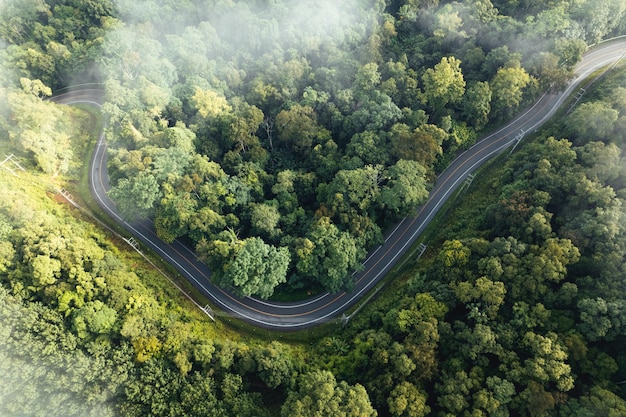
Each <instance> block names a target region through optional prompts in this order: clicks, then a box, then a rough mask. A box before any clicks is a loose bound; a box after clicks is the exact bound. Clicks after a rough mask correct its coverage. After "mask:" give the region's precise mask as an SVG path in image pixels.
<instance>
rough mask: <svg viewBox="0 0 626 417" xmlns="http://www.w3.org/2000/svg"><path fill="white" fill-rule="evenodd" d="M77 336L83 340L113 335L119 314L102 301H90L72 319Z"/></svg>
mask: <svg viewBox="0 0 626 417" xmlns="http://www.w3.org/2000/svg"><path fill="white" fill-rule="evenodd" d="M72 321H73V323H72V324H73V327H74V330H75V331H76V334H77V335H78V337H80V338H81V339H84V338H86V337H88V336H90V335H91V336H92V337H93V336H94V335H95V336H98V335H102V334H108V333H111V332H112V330H113V326H114V325H115V323H116V321H117V312H116V311H115V310H114V309H112V308H111V307H109V306H107V305H106V304H104V303H103V302H102V301H100V300H96V301H90V302H88V303H86V304H85V305H84V306H82V307H81V308H79V309H78V310H76V312H75V313H74V317H73V319H72Z"/></svg>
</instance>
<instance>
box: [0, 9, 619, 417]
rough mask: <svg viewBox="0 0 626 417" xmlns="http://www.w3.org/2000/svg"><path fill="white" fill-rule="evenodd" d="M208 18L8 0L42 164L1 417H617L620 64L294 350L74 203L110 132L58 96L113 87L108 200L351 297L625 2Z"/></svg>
mask: <svg viewBox="0 0 626 417" xmlns="http://www.w3.org/2000/svg"><path fill="white" fill-rule="evenodd" d="M214 3H215V4H213V3H211V4H207V3H206V2H152V1H142V2H135V1H115V2H108V1H90V0H59V1H52V0H48V1H46V0H29V1H7V2H3V3H2V4H1V5H0V39H1V41H0V42H1V43H2V47H1V48H0V63H1V64H2V65H0V68H1V71H0V147H1V148H2V151H3V152H4V153H7V154H9V153H13V154H16V155H18V157H19V158H20V161H22V162H23V164H24V165H25V166H26V167H27V168H28V172H26V173H22V174H20V175H21V176H20V177H19V178H17V177H14V176H13V175H12V174H11V173H10V172H8V171H5V170H1V171H0V195H1V196H2V198H0V323H1V324H0V336H1V337H0V374H1V375H2V378H0V414H7V415H21V414H23V415H38V414H44V413H50V410H53V411H54V412H56V411H57V410H62V413H63V414H64V415H68V416H74V415H76V416H84V415H98V416H108V415H122V416H129V417H130V416H146V415H155V416H161V415H162V416H207V415H209V416H211V415H215V416H231V415H232V416H243V417H245V416H269V415H279V414H280V415H283V416H292V415H346V416H350V415H368V416H374V415H379V416H427V415H432V416H506V415H519V416H540V415H547V416H554V417H561V416H596V415H607V416H613V415H615V416H619V415H624V414H626V400H625V398H626V392H625V391H624V390H625V388H624V387H626V385H624V384H623V381H624V380H626V356H625V355H624V353H623V349H622V347H623V345H624V342H625V340H624V339H625V336H626V333H625V332H626V326H625V325H624V323H626V300H625V298H624V291H623V282H624V274H625V273H626V271H625V270H624V264H625V257H626V232H625V230H626V220H625V211H624V198H626V171H625V169H624V167H625V166H626V164H625V162H626V161H624V154H623V151H622V150H623V149H624V142H625V140H626V139H625V137H624V132H625V130H624V127H626V123H625V120H626V103H625V101H624V97H625V94H624V92H625V90H624V88H625V87H624V86H625V85H626V81H625V80H626V76H625V75H624V74H625V73H624V71H623V70H621V69H619V68H618V69H616V70H615V71H614V72H611V73H609V74H608V75H607V76H606V77H604V78H603V79H602V80H601V81H602V83H597V84H596V85H595V86H594V88H593V90H590V91H588V93H587V95H586V96H585V98H584V100H582V102H581V103H580V104H579V105H578V106H577V107H576V108H575V109H574V110H573V111H572V112H571V113H570V114H569V115H567V116H566V117H564V118H563V119H562V120H561V121H559V122H558V123H555V124H554V125H552V126H551V127H549V128H547V129H546V131H544V132H540V133H538V135H537V138H536V139H535V140H533V141H532V142H530V141H529V143H527V144H526V143H524V144H522V145H521V146H520V147H519V148H518V150H517V151H516V152H515V153H514V154H513V155H512V156H511V157H510V158H509V159H508V160H507V161H505V162H502V164H501V165H495V166H494V169H493V170H490V171H491V172H493V173H494V175H492V176H488V178H487V179H485V180H484V181H482V180H481V181H479V180H478V178H477V181H476V182H475V183H474V184H473V185H472V187H471V188H470V190H469V192H468V193H467V194H466V200H468V201H472V202H473V204H472V205H468V204H464V203H463V202H462V201H461V202H460V203H459V204H458V208H457V209H456V210H457V211H455V212H454V214H453V215H451V216H448V218H447V221H446V222H444V224H442V226H441V232H440V234H437V235H436V236H435V237H434V239H433V241H432V242H431V244H430V245H429V249H428V251H427V252H426V253H425V254H424V256H423V257H422V258H421V260H420V262H419V263H417V264H415V263H414V262H412V260H409V261H408V263H407V267H406V268H405V269H404V270H403V275H402V276H401V277H399V279H397V280H396V281H394V282H392V283H390V284H389V285H390V286H391V289H390V290H389V291H386V292H383V293H382V294H381V295H380V297H379V299H378V300H375V301H374V303H373V304H371V305H370V306H368V307H367V308H365V309H364V310H362V311H361V312H360V313H359V315H357V316H355V317H354V318H353V319H352V320H351V321H350V323H349V324H348V325H347V326H346V328H345V329H341V331H340V330H339V327H340V326H337V329H336V331H334V329H333V328H331V329H330V330H328V336H325V337H322V338H321V339H320V338H315V340H313V341H311V340H308V341H307V342H306V343H293V344H287V343H283V342H280V341H276V340H277V339H280V337H282V336H280V335H275V334H271V335H267V336H265V335H264V334H263V335H261V336H260V337H259V338H255V337H254V335H250V334H248V335H246V336H242V335H239V334H237V333H235V332H234V331H232V330H231V329H229V327H227V325H226V323H227V320H228V318H223V317H222V318H220V319H218V322H217V323H213V322H209V321H208V320H206V318H205V317H204V316H202V315H201V314H199V310H197V309H194V308H193V307H191V306H190V303H188V302H187V301H186V300H185V299H182V297H181V296H180V294H179V292H178V290H177V289H175V288H173V287H172V285H171V284H170V283H169V282H167V281H165V280H163V278H162V277H161V276H160V275H158V274H157V273H156V272H155V271H154V270H153V269H151V268H148V267H146V265H145V264H144V262H143V260H142V259H140V258H139V257H138V256H136V255H134V254H132V253H129V252H127V251H126V250H124V249H120V248H121V246H120V242H119V240H117V239H111V237H110V235H108V234H107V233H105V232H103V231H102V230H100V229H99V228H98V227H96V226H94V225H93V224H91V223H89V222H87V221H85V219H84V218H83V215H82V213H80V212H79V211H77V210H74V209H71V208H70V207H69V206H68V205H66V204H64V203H63V201H64V200H63V199H61V198H60V197H58V196H57V195H56V193H55V192H54V190H56V189H57V188H58V187H59V186H68V187H76V185H75V183H76V182H77V181H78V178H79V177H80V169H81V166H82V163H83V162H82V161H84V160H86V158H87V152H88V149H89V148H90V146H91V145H92V143H93V142H91V143H90V140H93V138H92V139H89V137H90V136H89V132H91V131H93V130H94V127H96V126H97V124H96V122H95V120H96V118H95V117H94V116H92V115H89V114H86V113H83V112H82V111H80V110H78V109H74V108H68V107H64V106H57V105H55V104H53V103H51V102H49V101H47V100H45V99H46V98H47V97H49V96H50V95H51V94H52V93H53V92H58V91H59V89H60V88H62V87H65V86H67V85H69V84H73V83H75V82H87V81H102V82H103V83H104V86H105V89H106V102H105V104H104V106H103V114H104V119H105V122H106V125H107V130H106V134H107V140H108V143H109V145H110V151H109V161H110V162H109V163H110V166H109V172H110V176H111V183H112V185H113V186H114V187H113V190H112V191H111V195H112V196H113V197H114V198H115V199H116V201H117V203H118V207H119V208H120V210H121V211H122V213H123V214H124V215H125V216H128V217H129V218H132V217H137V216H141V217H149V218H151V219H153V220H154V223H155V228H156V230H157V232H158V234H159V236H160V237H161V238H162V239H163V240H164V241H168V242H170V241H173V240H175V239H177V238H184V239H187V240H188V241H191V242H193V243H195V245H196V248H197V253H198V256H199V257H201V258H202V259H203V260H205V261H206V262H207V263H208V264H209V265H210V266H211V268H212V270H213V279H214V280H215V281H216V282H217V283H219V284H220V285H222V286H224V287H225V288H228V289H229V290H231V291H233V292H235V293H237V294H239V295H242V296H246V295H254V296H258V297H270V296H271V295H272V294H273V293H274V292H275V291H276V289H279V290H281V291H290V290H293V289H304V290H329V291H340V290H343V289H349V288H350V285H351V284H352V280H351V276H350V274H351V272H352V271H353V270H354V269H355V268H358V265H359V261H360V260H361V259H363V257H364V256H365V255H366V253H367V250H368V249H369V248H371V247H373V246H375V245H376V244H377V243H380V242H381V241H382V239H383V234H384V231H385V230H386V229H387V228H388V227H389V226H391V225H393V224H394V223H395V222H396V221H397V220H398V219H400V218H402V217H403V216H405V215H407V214H410V213H412V212H413V211H414V210H415V208H416V207H418V206H419V205H420V204H421V203H422V202H423V201H424V200H425V198H426V197H427V194H428V189H429V186H430V184H431V183H432V181H433V180H434V178H435V176H436V174H437V173H438V172H440V171H441V170H442V169H443V168H444V167H445V166H446V165H447V163H448V162H449V161H450V160H451V159H452V158H453V157H454V156H455V155H456V154H457V153H458V152H461V151H463V150H464V149H465V148H467V147H468V146H471V144H472V143H474V141H475V140H476V138H477V137H478V136H479V134H480V132H481V131H482V130H483V129H485V128H489V127H492V126H494V125H495V124H497V123H499V122H500V121H503V120H505V119H506V118H507V117H509V116H510V115H512V114H514V113H515V111H516V110H517V109H519V108H520V107H522V106H524V105H525V104H526V103H528V102H530V101H532V99H533V98H534V97H535V96H536V94H538V93H540V92H543V91H544V90H546V89H550V88H552V89H556V88H559V86H561V85H563V83H565V82H566V81H567V79H568V77H569V76H570V74H571V71H572V69H573V68H574V66H575V65H576V63H577V62H578V61H579V60H580V58H581V56H582V53H583V52H584V51H585V50H586V45H591V44H593V43H595V42H597V41H599V40H601V39H603V38H607V37H609V36H611V35H616V34H622V33H624V32H625V31H626V27H625V26H624V24H625V23H624V22H625V19H624V15H625V13H626V6H625V5H624V3H623V2H622V1H620V0H610V1H596V0H582V1H578V2H562V1H555V2H550V3H549V4H546V3H545V2H528V1H522V2H518V1H493V2H490V1H484V0H481V1H466V2H450V1H436V0H435V1H413V0H407V1H405V0H399V1H369V0H368V1H348V2H333V1H330V0H329V1H322V2H302V1H286V0H283V1H272V2H268V1H262V0H260V1H239V2H214ZM233 28H234V29H233ZM479 187H480V188H479ZM474 190H476V194H472V193H473V192H474ZM331 326H332V325H331ZM261 333H264V332H259V334H261ZM303 337H305V336H303ZM268 338H271V339H273V341H271V342H270V341H268V340H267V339H268ZM318 339H319V340H318Z"/></svg>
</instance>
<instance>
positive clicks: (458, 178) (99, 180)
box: [53, 38, 626, 331]
mask: <svg viewBox="0 0 626 417" xmlns="http://www.w3.org/2000/svg"><path fill="white" fill-rule="evenodd" d="M625 54H626V39H625V38H620V39H616V40H613V41H609V42H605V43H603V44H600V45H598V46H596V47H595V48H593V49H591V50H590V51H588V52H587V53H586V54H585V56H584V58H583V60H582V61H581V62H580V63H579V65H578V66H577V68H576V71H575V73H576V77H575V78H574V79H573V80H572V81H571V82H570V83H569V84H568V87H567V89H565V91H562V92H549V93H545V94H544V95H543V96H542V97H541V98H540V99H539V100H538V101H537V102H536V103H535V104H534V105H533V106H531V107H530V108H527V109H525V110H524V111H523V112H522V113H521V114H519V115H518V116H517V117H516V118H515V119H513V120H512V121H511V122H509V123H508V124H507V125H506V126H504V127H502V128H500V129H499V130H498V131H496V132H494V133H491V134H490V135H488V136H485V137H483V138H481V139H480V140H479V141H478V142H477V143H476V144H475V145H474V146H472V148H471V149H469V150H467V151H466V152H464V153H463V154H462V155H460V156H458V157H457V158H456V159H455V160H454V161H453V162H452V164H451V165H450V166H449V167H448V168H447V169H446V170H445V171H444V172H443V173H441V174H440V175H439V177H438V178H437V181H436V184H435V186H434V187H433V189H432V190H431V192H430V196H429V198H428V201H427V202H426V203H425V204H424V205H423V206H422V207H421V208H420V209H419V211H418V213H417V215H416V216H415V217H406V218H404V219H403V220H402V221H401V222H400V223H399V224H398V225H397V226H396V227H394V228H393V230H392V231H391V232H390V233H389V234H388V235H387V236H385V242H384V244H382V245H381V246H379V247H377V248H375V249H374V250H372V251H371V252H370V254H369V255H368V257H367V259H366V260H365V261H364V262H363V267H362V269H361V270H360V271H358V272H355V273H354V279H355V281H356V282H355V286H354V289H353V290H352V291H350V292H348V293H346V292H341V293H337V294H330V293H325V294H321V295H319V296H316V297H313V298H311V299H308V300H303V301H298V302H293V303H278V302H269V301H263V300H259V299H255V298H251V297H246V298H239V297H236V296H234V295H232V294H230V293H228V292H227V291H224V290H223V289H221V288H219V287H217V286H215V285H213V284H212V283H211V280H210V276H211V273H210V271H209V269H208V268H207V266H206V265H205V264H203V263H202V262H200V261H198V260H197V258H196V255H195V253H194V251H193V249H192V248H189V247H187V246H185V245H184V244H183V243H182V242H181V241H179V240H177V241H175V242H174V243H172V244H166V243H164V242H163V241H161V240H160V239H159V238H158V237H157V235H156V232H155V230H154V226H153V224H152V223H151V222H150V221H147V220H143V221H136V222H126V221H125V220H124V219H122V218H121V216H120V215H119V214H118V213H117V210H116V207H115V203H114V202H113V201H111V199H110V198H109V197H108V195H107V191H108V190H109V188H110V187H109V177H108V173H107V169H106V168H107V152H106V149H107V145H106V142H105V140H104V135H103V133H101V134H100V137H99V138H98V142H97V144H96V149H95V151H94V153H93V157H92V160H91V166H90V174H89V184H90V188H91V193H92V194H93V197H94V198H95V199H96V201H97V202H98V204H99V205H100V206H101V207H102V209H103V210H105V211H106V212H107V213H108V215H109V216H111V218H113V219H114V220H115V221H116V222H118V223H119V224H120V225H121V226H123V227H124V228H125V229H126V230H127V231H128V232H129V233H130V234H131V235H132V236H134V237H135V238H136V239H138V240H140V241H141V242H142V243H143V244H145V245H146V246H148V247H150V248H151V249H152V250H153V251H154V252H155V253H157V254H158V255H159V256H161V257H162V258H163V259H164V260H165V261H167V262H169V263H170V264H171V265H172V266H174V267H175V268H176V269H177V270H178V271H179V272H180V273H181V274H182V275H183V276H184V277H185V278H187V279H188V280H189V282H191V283H192V284H193V285H194V286H195V287H196V288H197V289H198V290H200V291H201V292H202V293H203V294H204V295H205V296H206V297H207V298H208V299H209V300H210V301H211V303H213V304H214V305H215V306H216V307H218V308H219V309H220V310H221V311H219V312H217V316H218V317H220V316H231V317H236V318H239V319H243V320H245V321H247V322H249V323H251V324H252V325H255V326H258V327H263V328H268V329H273V330H282V331H289V330H301V329H305V328H309V327H313V326H317V325H319V324H322V323H325V322H328V321H330V320H334V319H337V318H338V317H340V316H341V315H342V314H343V313H344V312H345V311H347V310H348V309H349V308H350V307H352V306H353V305H354V304H355V303H357V302H358V301H359V300H360V299H362V298H363V297H364V296H365V295H366V294H367V293H368V292H369V291H370V290H372V289H373V288H374V287H375V286H376V284H377V283H378V282H379V281H380V280H381V279H382V278H383V277H384V276H385V274H387V273H388V272H389V271H390V270H391V268H393V266H394V265H395V264H396V263H397V262H398V261H399V260H400V259H401V258H402V255H404V254H405V253H406V251H407V250H408V249H409V248H410V247H411V246H412V244H413V243H415V242H416V240H417V239H418V238H419V236H420V234H421V233H422V232H423V231H424V230H425V228H426V227H427V226H428V225H429V223H430V222H431V221H432V219H433V218H434V217H435V215H436V214H437V212H438V211H439V210H440V209H441V207H442V206H443V205H444V203H445V202H446V201H447V200H448V198H449V197H450V196H452V195H453V193H454V191H455V190H457V189H458V188H459V187H460V186H461V185H462V184H463V183H464V182H465V181H466V180H467V178H468V176H469V175H470V174H472V173H473V172H474V171H476V170H477V169H478V168H479V167H480V166H481V165H482V164H484V163H485V162H487V161H488V160H490V159H491V158H492V157H494V156H496V155H498V154H500V153H502V152H504V151H505V150H507V149H512V148H513V147H514V146H516V144H517V143H518V142H519V140H520V139H522V138H523V136H524V134H525V133H528V132H533V131H534V130H536V129H537V128H539V127H540V126H541V125H542V124H543V123H545V122H546V121H547V120H548V119H550V117H552V116H553V115H554V113H555V112H556V111H557V110H558V109H559V108H560V107H561V106H562V105H563V102H564V101H565V100H566V99H567V97H568V96H570V95H571V94H572V93H573V92H574V91H576V90H577V89H578V88H579V87H580V84H581V83H582V82H583V80H585V79H586V78H587V77H588V76H589V75H590V74H592V73H593V72H595V71H597V70H598V69H600V68H603V67H607V66H608V65H611V64H612V63H614V62H616V61H618V60H620V59H621V58H623V57H624V55H625ZM53 100H54V101H56V102H58V103H64V104H78V103H83V104H89V105H92V106H95V107H98V108H100V107H101V104H102V103H103V102H104V92H103V91H102V90H100V89H90V88H88V87H82V88H81V87H78V89H74V90H73V91H68V92H65V93H62V94H58V95H56V96H55V97H54V98H53Z"/></svg>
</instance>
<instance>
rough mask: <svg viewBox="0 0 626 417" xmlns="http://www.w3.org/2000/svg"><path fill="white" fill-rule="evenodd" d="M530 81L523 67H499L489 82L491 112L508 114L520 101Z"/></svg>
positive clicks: (500, 115) (504, 115)
mask: <svg viewBox="0 0 626 417" xmlns="http://www.w3.org/2000/svg"><path fill="white" fill-rule="evenodd" d="M532 81H533V79H532V78H531V77H530V75H528V73H527V72H526V70H524V68H521V67H511V68H500V69H499V70H498V71H497V72H496V75H494V77H493V79H492V80H491V82H490V83H489V86H490V87H491V93H492V96H491V97H492V101H491V107H492V109H493V112H494V113H495V114H496V115H498V116H499V117H506V116H508V115H510V114H511V112H512V111H514V110H515V109H516V108H517V107H518V106H519V104H520V103H521V102H522V98H523V95H524V89H525V88H526V87H527V86H528V85H530V84H531V82H532Z"/></svg>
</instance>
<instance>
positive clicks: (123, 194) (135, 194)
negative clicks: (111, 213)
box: [109, 171, 161, 219]
mask: <svg viewBox="0 0 626 417" xmlns="http://www.w3.org/2000/svg"><path fill="white" fill-rule="evenodd" d="M109 195H110V196H111V198H112V199H113V200H114V201H115V203H116V206H117V209H118V210H119V212H120V214H121V215H122V216H123V217H125V218H127V219H134V218H137V217H140V218H142V217H148V216H149V215H150V214H152V212H153V211H154V208H155V206H154V205H155V203H156V202H157V200H158V198H159V197H160V195H161V190H160V187H159V183H158V181H157V179H156V177H155V176H154V175H153V174H152V173H150V172H147V171H142V172H140V173H139V174H138V175H137V176H136V177H134V178H131V179H128V178H122V179H120V180H119V181H118V183H117V185H115V186H114V187H113V188H111V190H110V191H109Z"/></svg>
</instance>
